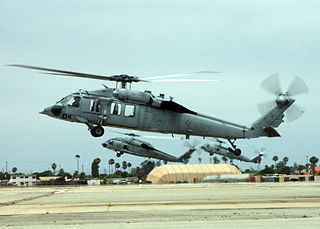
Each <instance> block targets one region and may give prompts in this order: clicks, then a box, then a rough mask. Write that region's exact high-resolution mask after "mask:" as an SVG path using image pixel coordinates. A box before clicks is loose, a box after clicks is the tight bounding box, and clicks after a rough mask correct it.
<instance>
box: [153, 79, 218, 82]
mask: <svg viewBox="0 0 320 229" xmlns="http://www.w3.org/2000/svg"><path fill="white" fill-rule="evenodd" d="M218 81H219V80H206V79H171V80H169V79H168V80H149V81H148V82H154V83H175V82H218Z"/></svg>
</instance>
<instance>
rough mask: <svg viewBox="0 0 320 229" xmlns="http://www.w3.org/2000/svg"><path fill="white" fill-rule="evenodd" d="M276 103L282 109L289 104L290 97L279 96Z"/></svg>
mask: <svg viewBox="0 0 320 229" xmlns="http://www.w3.org/2000/svg"><path fill="white" fill-rule="evenodd" d="M276 103H277V105H278V106H280V107H282V106H285V105H287V104H288V103H289V97H288V96H287V95H283V94H282V95H279V96H278V98H277V99H276Z"/></svg>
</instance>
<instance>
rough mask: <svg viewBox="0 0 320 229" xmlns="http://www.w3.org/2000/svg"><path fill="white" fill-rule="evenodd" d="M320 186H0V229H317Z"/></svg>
mask: <svg viewBox="0 0 320 229" xmlns="http://www.w3.org/2000/svg"><path fill="white" fill-rule="evenodd" d="M319 188H320V183H311V182H310V183H308V182H303V183H233V184H230V183H224V184H171V185H114V186H93V187H89V186H79V187H31V188H0V222H1V225H0V227H1V228H106V227H112V228H150V226H152V228H195V227H197V228H209V227H222V228H235V227H237V228H248V227H255V228H270V227H276V226H278V227H281V228H286V227H288V228H289V227H290V228H301V227H306V226H308V228H318V227H319V225H320V192H319Z"/></svg>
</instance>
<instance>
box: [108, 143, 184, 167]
mask: <svg viewBox="0 0 320 229" xmlns="http://www.w3.org/2000/svg"><path fill="white" fill-rule="evenodd" d="M102 146H103V147H105V148H107V149H110V150H113V151H115V152H117V156H118V157H120V156H121V155H122V154H124V153H127V154H131V155H135V156H139V157H147V158H155V159H158V160H163V161H166V162H168V161H171V162H183V161H182V160H179V158H177V157H174V156H172V155H170V154H167V153H164V152H162V151H160V150H157V149H155V148H154V147H153V146H152V145H151V144H149V143H148V142H144V141H141V140H138V139H135V138H128V137H117V138H112V139H109V140H108V141H106V142H104V143H102Z"/></svg>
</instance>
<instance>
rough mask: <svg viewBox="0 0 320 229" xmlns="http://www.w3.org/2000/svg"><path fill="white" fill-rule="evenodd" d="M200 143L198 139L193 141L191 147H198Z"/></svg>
mask: <svg viewBox="0 0 320 229" xmlns="http://www.w3.org/2000/svg"><path fill="white" fill-rule="evenodd" d="M200 143H201V142H200V141H199V140H198V139H193V147H196V146H197V145H199V144H200Z"/></svg>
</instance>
